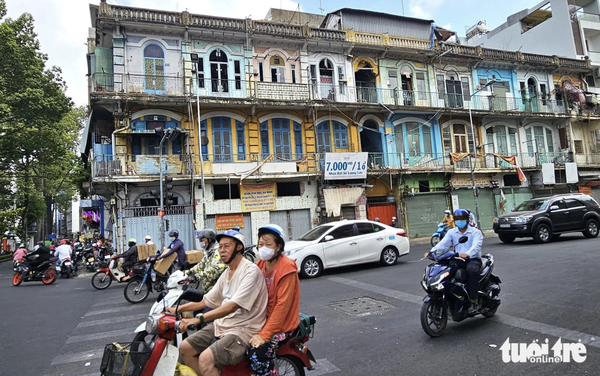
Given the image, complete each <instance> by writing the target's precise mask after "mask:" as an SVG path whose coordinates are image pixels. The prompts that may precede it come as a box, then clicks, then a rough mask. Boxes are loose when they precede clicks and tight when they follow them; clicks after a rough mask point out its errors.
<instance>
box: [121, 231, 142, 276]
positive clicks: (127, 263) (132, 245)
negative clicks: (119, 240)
mask: <svg viewBox="0 0 600 376" xmlns="http://www.w3.org/2000/svg"><path fill="white" fill-rule="evenodd" d="M127 245H128V246H129V249H128V250H127V251H125V252H123V253H122V254H121V255H119V258H122V259H124V260H123V264H121V267H122V268H123V272H124V273H125V275H128V274H129V270H131V267H132V266H133V264H135V263H136V262H138V249H137V240H135V238H129V239H128V240H127Z"/></svg>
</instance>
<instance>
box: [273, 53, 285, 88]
mask: <svg viewBox="0 0 600 376" xmlns="http://www.w3.org/2000/svg"><path fill="white" fill-rule="evenodd" d="M269 66H270V67H271V82H285V64H284V60H283V59H282V58H281V57H279V55H275V56H272V57H271V59H270V60H269Z"/></svg>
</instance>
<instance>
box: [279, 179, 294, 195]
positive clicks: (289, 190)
mask: <svg viewBox="0 0 600 376" xmlns="http://www.w3.org/2000/svg"><path fill="white" fill-rule="evenodd" d="M288 196H300V183H299V182H291V183H277V197H288Z"/></svg>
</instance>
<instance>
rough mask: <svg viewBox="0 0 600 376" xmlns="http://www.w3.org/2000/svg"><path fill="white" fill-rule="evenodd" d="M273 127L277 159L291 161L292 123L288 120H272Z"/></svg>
mask: <svg viewBox="0 0 600 376" xmlns="http://www.w3.org/2000/svg"><path fill="white" fill-rule="evenodd" d="M271 126H272V127H273V148H274V149H275V150H274V153H275V155H276V156H277V157H279V158H283V159H291V157H292V156H291V154H292V147H291V145H290V142H291V140H292V137H291V134H290V121H289V120H288V119H273V120H271Z"/></svg>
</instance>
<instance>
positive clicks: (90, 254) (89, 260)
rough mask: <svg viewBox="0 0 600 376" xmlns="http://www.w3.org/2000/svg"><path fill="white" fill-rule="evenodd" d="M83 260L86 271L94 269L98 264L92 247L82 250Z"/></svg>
mask: <svg viewBox="0 0 600 376" xmlns="http://www.w3.org/2000/svg"><path fill="white" fill-rule="evenodd" d="M83 262H84V263H85V268H86V270H87V271H89V272H93V271H95V270H96V267H97V266H98V265H97V263H96V254H95V252H94V248H93V247H89V248H86V249H85V250H84V251H83Z"/></svg>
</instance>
